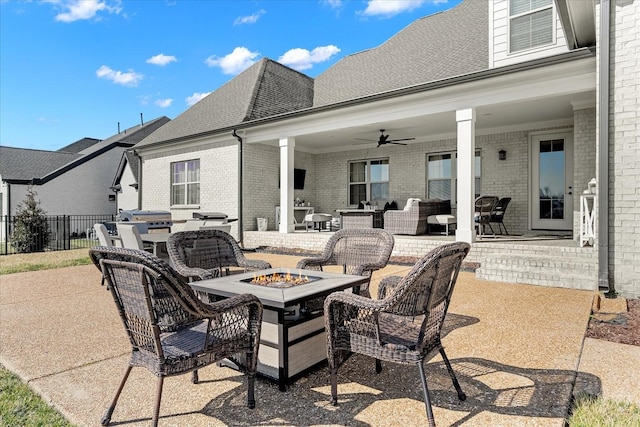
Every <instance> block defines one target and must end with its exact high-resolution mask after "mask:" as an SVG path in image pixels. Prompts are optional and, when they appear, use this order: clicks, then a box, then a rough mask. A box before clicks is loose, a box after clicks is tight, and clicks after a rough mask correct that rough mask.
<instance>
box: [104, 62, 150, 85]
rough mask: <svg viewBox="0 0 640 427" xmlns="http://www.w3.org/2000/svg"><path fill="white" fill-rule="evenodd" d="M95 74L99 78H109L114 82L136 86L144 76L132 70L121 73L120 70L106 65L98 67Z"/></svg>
mask: <svg viewBox="0 0 640 427" xmlns="http://www.w3.org/2000/svg"><path fill="white" fill-rule="evenodd" d="M96 76H98V78H100V79H106V80H111V81H112V82H113V83H115V84H118V85H122V86H128V87H135V86H138V83H139V82H140V81H141V80H142V79H143V78H144V76H143V75H142V74H139V73H136V72H135V71H133V70H129V71H128V72H126V73H123V72H122V71H116V70H112V69H111V68H109V67H107V66H106V65H103V66H101V67H100V68H98V70H97V71H96Z"/></svg>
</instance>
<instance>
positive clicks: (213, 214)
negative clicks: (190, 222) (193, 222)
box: [192, 212, 227, 219]
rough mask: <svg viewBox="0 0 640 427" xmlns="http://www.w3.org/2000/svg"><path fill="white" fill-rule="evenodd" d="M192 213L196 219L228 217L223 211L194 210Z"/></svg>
mask: <svg viewBox="0 0 640 427" xmlns="http://www.w3.org/2000/svg"><path fill="white" fill-rule="evenodd" d="M192 215H193V218H196V219H227V215H226V214H223V213H222V212H194V213H193V214H192Z"/></svg>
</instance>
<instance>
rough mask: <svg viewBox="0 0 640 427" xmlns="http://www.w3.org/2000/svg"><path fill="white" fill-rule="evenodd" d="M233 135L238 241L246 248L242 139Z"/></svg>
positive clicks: (234, 131)
mask: <svg viewBox="0 0 640 427" xmlns="http://www.w3.org/2000/svg"><path fill="white" fill-rule="evenodd" d="M232 135H233V136H234V137H235V138H236V139H237V140H238V241H239V243H240V247H242V248H244V233H243V227H244V221H243V220H242V216H243V215H242V214H243V210H242V198H243V197H242V137H241V136H240V135H238V133H237V132H236V130H235V129H234V130H233V133H232Z"/></svg>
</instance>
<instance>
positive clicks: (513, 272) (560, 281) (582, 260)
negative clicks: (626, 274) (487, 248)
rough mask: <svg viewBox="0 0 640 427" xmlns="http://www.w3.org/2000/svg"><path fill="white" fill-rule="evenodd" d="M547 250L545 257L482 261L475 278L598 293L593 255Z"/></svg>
mask: <svg viewBox="0 0 640 427" xmlns="http://www.w3.org/2000/svg"><path fill="white" fill-rule="evenodd" d="M566 249H575V248H561V247H544V251H545V254H544V255H541V254H535V253H527V254H517V253H516V254H514V253H513V252H507V251H503V252H495V253H492V254H487V255H486V256H484V257H483V259H482V262H481V266H480V268H479V269H478V270H476V276H477V277H478V278H481V279H485V280H494V281H502V282H512V283H527V284H531V285H542V286H555V287H561V288H572V289H585V290H597V289H598V288H597V278H598V270H597V265H596V263H595V259H594V255H597V254H595V253H594V252H591V251H575V250H566Z"/></svg>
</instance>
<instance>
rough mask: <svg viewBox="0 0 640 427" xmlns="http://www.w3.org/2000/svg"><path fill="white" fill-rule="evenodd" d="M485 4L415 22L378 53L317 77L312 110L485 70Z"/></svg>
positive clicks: (472, 1) (470, 0)
mask: <svg viewBox="0 0 640 427" xmlns="http://www.w3.org/2000/svg"><path fill="white" fill-rule="evenodd" d="M487 3H488V2H487V1H485V0H466V1H464V2H462V3H460V4H459V5H458V6H456V7H454V8H452V9H450V10H448V11H445V12H440V13H436V14H434V15H430V16H427V17H424V18H422V19H418V20H416V21H414V22H413V23H412V24H410V25H409V26H408V27H406V28H404V29H403V30H402V31H400V32H399V33H397V34H396V35H395V36H393V37H392V38H390V39H389V40H387V41H386V42H385V43H383V44H382V45H380V46H378V47H376V48H373V49H369V50H366V51H364V52H360V53H357V54H354V55H350V56H347V57H345V58H343V59H342V60H341V61H339V62H337V63H336V64H335V65H333V66H332V67H331V68H329V69H327V70H326V71H325V72H324V73H322V74H321V75H319V76H318V77H316V79H315V86H314V89H315V99H314V102H313V106H314V107H317V106H322V105H329V104H334V103H337V102H340V101H346V100H351V99H357V98H361V97H364V96H367V95H373V94H378V93H382V92H386V91H390V90H394V89H401V88H405V87H409V86H414V85H418V84H422V83H428V82H433V81H436V80H440V79H444V78H448V77H454V76H459V75H463V74H467V73H472V72H475V71H480V70H486V69H488V68H489V46H488V44H489V35H488V27H489V18H488V4H487Z"/></svg>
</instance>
